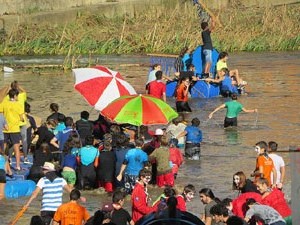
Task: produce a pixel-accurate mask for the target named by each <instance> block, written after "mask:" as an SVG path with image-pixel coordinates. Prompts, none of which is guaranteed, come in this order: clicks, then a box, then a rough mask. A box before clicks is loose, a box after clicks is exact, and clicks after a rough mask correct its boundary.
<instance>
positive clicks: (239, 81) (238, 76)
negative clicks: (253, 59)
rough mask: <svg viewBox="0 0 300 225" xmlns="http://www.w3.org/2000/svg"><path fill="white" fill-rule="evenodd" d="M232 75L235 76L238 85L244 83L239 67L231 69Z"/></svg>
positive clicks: (230, 73)
mask: <svg viewBox="0 0 300 225" xmlns="http://www.w3.org/2000/svg"><path fill="white" fill-rule="evenodd" d="M229 75H230V76H235V78H236V81H237V83H238V85H240V84H242V81H243V80H242V79H241V78H240V75H239V71H238V70H237V69H234V70H230V71H229Z"/></svg>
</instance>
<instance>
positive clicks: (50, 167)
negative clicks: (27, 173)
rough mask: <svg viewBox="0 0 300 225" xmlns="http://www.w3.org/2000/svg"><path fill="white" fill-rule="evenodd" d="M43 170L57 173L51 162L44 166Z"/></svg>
mask: <svg viewBox="0 0 300 225" xmlns="http://www.w3.org/2000/svg"><path fill="white" fill-rule="evenodd" d="M42 168H43V169H44V170H48V171H55V166H54V164H53V163H51V162H45V163H44V165H43V166H42Z"/></svg>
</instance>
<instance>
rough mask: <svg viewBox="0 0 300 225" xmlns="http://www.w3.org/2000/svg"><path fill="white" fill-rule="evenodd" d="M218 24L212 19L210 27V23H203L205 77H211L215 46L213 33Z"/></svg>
mask: <svg viewBox="0 0 300 225" xmlns="http://www.w3.org/2000/svg"><path fill="white" fill-rule="evenodd" d="M215 26H216V23H215V18H214V17H212V18H211V25H210V26H209V25H208V22H202V23H201V29H202V32H201V37H202V42H203V46H202V51H203V55H204V56H205V66H204V71H203V76H204V77H209V71H210V67H211V64H212V50H213V44H212V40H211V36H210V34H211V32H212V31H213V30H214V29H215Z"/></svg>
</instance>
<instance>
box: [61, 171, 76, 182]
mask: <svg viewBox="0 0 300 225" xmlns="http://www.w3.org/2000/svg"><path fill="white" fill-rule="evenodd" d="M61 175H62V176H63V178H64V179H65V180H66V182H67V184H73V185H75V183H76V172H75V171H63V172H61Z"/></svg>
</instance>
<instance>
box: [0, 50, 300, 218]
mask: <svg viewBox="0 0 300 225" xmlns="http://www.w3.org/2000/svg"><path fill="white" fill-rule="evenodd" d="M299 59H300V52H280V53H235V54H232V55H230V58H229V62H228V65H229V67H230V68H238V69H239V71H240V73H241V76H242V77H243V78H244V80H246V81H247V82H248V84H249V85H248V89H247V91H248V95H247V96H241V97H240V98H239V101H240V102H241V103H242V104H243V105H244V107H245V108H247V109H253V108H257V109H258V114H252V113H249V114H246V113H244V114H243V113H242V114H240V116H239V126H238V129H237V130H231V131H227V130H224V129H223V128H222V124H223V119H224V115H225V111H219V112H217V113H215V115H214V118H213V119H211V120H208V114H209V113H210V112H211V111H212V110H213V109H214V108H215V107H217V106H219V105H220V104H223V102H224V99H223V98H219V97H217V98H213V99H191V101H190V105H191V108H192V109H193V112H192V113H191V114H189V115H188V116H187V117H186V119H187V120H190V119H191V118H193V117H198V118H199V119H200V120H201V125H200V127H201V129H202V131H203V135H204V140H203V144H202V147H201V159H200V161H188V162H186V163H185V164H184V165H183V166H182V167H181V168H180V172H179V175H178V179H177V181H176V183H177V184H176V187H177V188H178V189H179V191H182V187H183V186H184V185H185V184H188V183H192V184H194V185H195V186H196V189H197V192H198V191H199V190H200V189H201V188H204V187H209V188H211V189H212V190H213V191H214V193H215V195H216V196H218V197H219V198H225V197H235V196H236V195H237V194H236V193H235V192H233V191H232V190H231V184H232V175H233V174H234V173H235V172H237V171H240V170H242V171H244V172H245V174H246V175H247V176H249V174H250V173H251V172H252V171H253V169H254V167H255V158H256V155H255V152H254V148H253V146H254V144H255V143H256V142H258V141H261V140H264V141H267V142H268V141H271V140H272V141H276V142H277V143H278V144H279V149H280V150H288V149H289V147H290V146H299V131H300V120H299V115H300V114H299V111H300V107H299V101H300V94H299V83H300V60H299ZM3 60H7V61H11V62H15V63H16V64H24V63H28V62H37V63H49V62H50V63H51V61H53V62H55V60H57V61H60V60H61V59H59V58H51V57H46V58H38V59H34V58H33V59H29V58H26V59H18V58H5V59H3ZM97 61H98V62H99V64H102V65H106V66H108V67H110V68H111V69H114V70H117V71H119V72H120V73H121V74H122V75H123V76H124V77H125V79H126V80H127V81H128V82H129V83H131V84H132V85H133V86H134V87H135V88H136V90H137V92H139V93H144V84H145V82H146V76H147V73H148V70H149V68H148V67H145V66H139V65H142V64H147V63H149V61H150V58H149V57H147V56H130V57H128V56H114V57H109V56H101V57H98V58H97ZM135 64H137V65H135ZM13 80H18V81H19V82H20V84H21V85H22V86H23V87H24V88H25V89H26V90H27V92H28V97H29V103H30V104H31V106H32V114H33V115H36V116H38V117H40V118H42V119H45V118H47V116H48V115H49V113H50V112H49V109H48V108H49V104H50V103H51V102H56V103H58V104H59V106H60V111H61V112H63V113H64V114H66V115H69V116H72V117H73V118H74V119H75V120H77V119H79V114H80V111H82V110H87V111H90V112H91V119H96V118H97V112H96V111H95V110H93V109H92V107H90V106H89V105H88V104H87V103H86V102H85V100H84V99H83V98H82V97H81V96H80V94H78V93H77V92H76V91H75V90H74V88H73V85H74V79H73V76H72V73H71V72H66V73H64V72H62V71H52V70H47V71H45V70H40V71H39V70H38V69H34V70H33V69H26V70H25V69H22V70H17V71H15V72H14V73H10V74H8V73H1V74H0V84H1V87H2V86H3V85H6V84H9V83H10V82H11V81H13ZM168 103H169V104H170V105H171V106H175V104H174V103H175V102H174V99H172V98H170V99H168ZM296 154H297V153H296ZM281 155H282V156H283V157H284V159H285V162H286V164H287V177H286V185H285V188H284V191H285V193H286V197H287V198H288V199H290V195H291V185H290V183H291V178H290V177H291V173H290V172H291V171H290V164H289V153H281ZM160 192H161V190H159V189H158V188H152V187H151V188H150V195H151V196H152V198H153V199H155V198H156V197H157V196H158V195H159V193H160ZM84 196H85V197H86V198H87V203H85V206H86V207H87V208H88V210H89V211H90V212H91V213H92V212H94V210H95V209H96V207H99V206H100V205H101V203H102V202H104V201H107V200H108V199H109V197H108V196H106V194H103V193H102V194H101V193H99V192H97V191H91V192H85V193H84ZM67 197H68V196H67V194H65V201H67V199H68V198H67ZM27 199H28V197H26V198H20V199H13V200H4V201H2V202H0V221H1V224H7V223H8V221H10V220H11V219H12V218H13V217H14V215H15V214H16V213H17V212H18V210H20V209H21V207H22V205H23V204H24V202H25V201H26V200H27ZM40 199H41V198H40V197H38V199H37V200H35V201H34V202H33V203H32V205H31V206H30V208H29V209H28V211H27V212H26V213H25V214H24V215H23V217H22V218H21V219H20V220H19V222H18V223H17V224H29V220H30V218H31V216H32V215H36V214H39V209H40ZM187 207H188V209H189V210H190V211H191V212H193V213H195V214H196V215H199V214H200V213H201V212H202V210H203V205H202V204H201V202H200V199H199V197H198V195H196V198H195V199H194V200H193V201H192V202H191V203H189V204H188V206H187ZM126 208H127V209H130V202H129V201H128V202H127V204H126Z"/></svg>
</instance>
